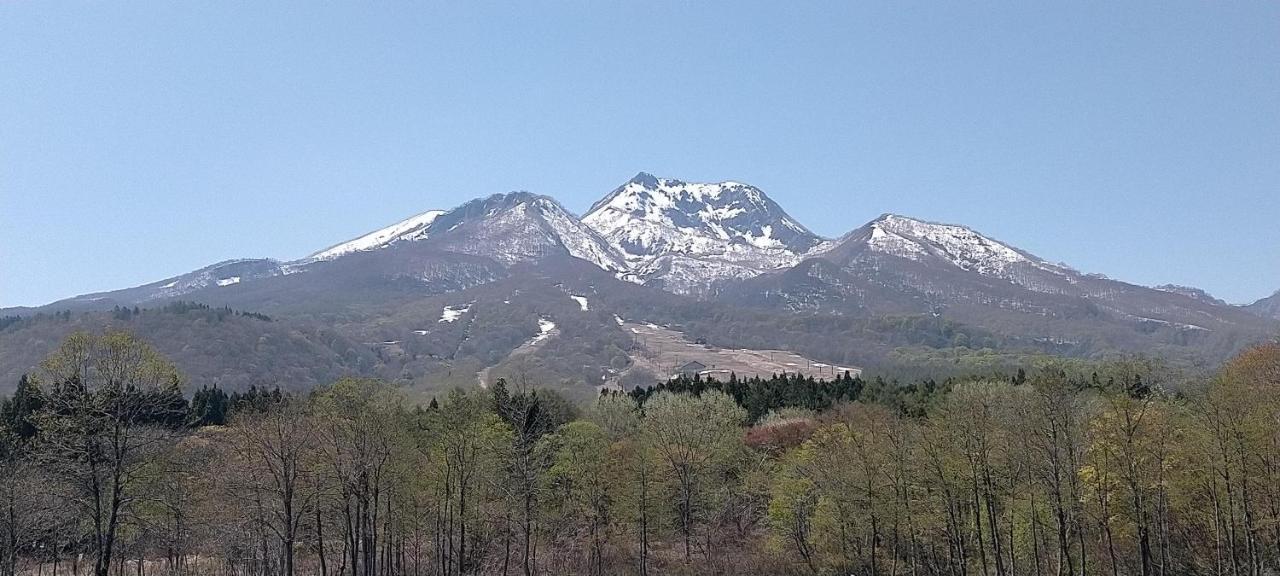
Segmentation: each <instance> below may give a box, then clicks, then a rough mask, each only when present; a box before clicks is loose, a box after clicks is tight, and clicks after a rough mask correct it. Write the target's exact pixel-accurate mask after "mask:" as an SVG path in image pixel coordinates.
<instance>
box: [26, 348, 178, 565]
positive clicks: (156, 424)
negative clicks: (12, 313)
mask: <svg viewBox="0 0 1280 576" xmlns="http://www.w3.org/2000/svg"><path fill="white" fill-rule="evenodd" d="M43 368H44V370H45V372H46V374H47V376H48V381H49V382H50V383H51V385H52V390H50V391H49V392H48V393H47V394H46V396H47V403H46V406H45V409H44V410H43V412H42V414H41V416H40V418H39V428H40V437H39V443H38V450H39V452H38V454H39V457H40V458H41V461H42V463H43V464H44V465H45V466H46V468H47V469H48V470H49V471H50V472H51V473H52V474H54V475H55V476H56V477H57V478H58V479H59V480H60V481H61V482H60V483H59V485H60V486H64V487H65V488H66V490H65V493H64V494H63V496H64V497H65V498H66V499H67V500H68V501H69V502H70V503H72V504H73V506H74V507H75V508H76V509H77V511H78V513H79V514H80V515H81V517H82V518H83V519H84V520H85V521H86V523H87V524H88V525H89V526H90V530H91V536H92V542H91V545H92V552H94V575H95V576H107V572H108V570H109V568H110V567H111V561H112V559H113V553H114V552H115V548H116V544H117V537H118V535H119V533H120V528H121V524H122V521H123V520H124V518H125V516H126V513H127V509H128V508H129V507H130V506H131V505H132V504H133V503H134V502H135V501H136V500H137V499H138V497H139V496H140V495H141V494H140V493H139V492H140V491H139V490H138V487H139V486H141V485H142V483H143V480H144V478H145V477H146V475H148V474H153V473H156V472H157V470H156V468H155V467H153V466H151V464H152V463H153V462H154V461H155V459H156V458H157V457H158V456H159V455H160V454H161V453H162V452H163V450H164V449H165V448H166V447H167V446H168V445H169V444H170V442H171V441H172V439H173V438H174V437H175V436H176V435H177V434H179V433H180V431H179V430H178V429H176V428H174V427H172V426H171V425H170V423H171V422H173V420H174V418H175V416H177V417H179V418H180V417H181V415H175V414H173V413H172V410H173V406H172V405H171V403H170V400H171V399H172V395H170V394H165V391H170V392H173V391H176V389H177V384H178V373H177V370H176V369H175V368H174V366H173V364H171V363H170V362H169V361H167V360H165V359H164V358H162V357H161V356H160V354H159V353H158V352H156V351H155V349H153V348H152V347H151V346H150V345H148V344H147V343H145V342H143V341H141V340H139V339H137V338H136V337H134V336H133V335H132V334H129V333H127V332H119V331H109V332H106V333H104V334H101V335H94V334H89V333H87V332H76V333H74V334H72V335H70V336H68V337H67V339H66V340H65V341H64V342H63V343H62V346H61V347H60V348H59V349H58V350H57V351H55V352H54V353H53V354H52V355H50V356H49V358H48V359H46V360H45V362H44V364H43ZM179 398H180V395H179Z"/></svg>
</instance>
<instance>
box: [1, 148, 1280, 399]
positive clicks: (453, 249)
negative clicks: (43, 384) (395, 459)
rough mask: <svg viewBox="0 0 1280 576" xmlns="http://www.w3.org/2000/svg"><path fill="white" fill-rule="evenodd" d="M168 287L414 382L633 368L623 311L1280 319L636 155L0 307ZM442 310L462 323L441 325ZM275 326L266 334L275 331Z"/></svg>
mask: <svg viewBox="0 0 1280 576" xmlns="http://www.w3.org/2000/svg"><path fill="white" fill-rule="evenodd" d="M173 300H189V301H194V302H199V303H202V304H207V305H209V306H214V307H231V308H233V309H236V310H244V311H257V312H261V313H263V314H266V315H268V316H270V317H271V318H272V319H274V320H275V321H277V322H281V323H290V322H298V323H299V324H296V325H291V326H292V327H291V328H289V329H288V330H291V331H295V332H296V333H298V334H303V335H304V336H305V338H306V339H307V342H309V343H300V344H299V345H300V346H301V345H303V344H306V346H312V345H314V346H318V347H320V348H324V349H329V348H330V347H332V348H333V349H332V350H331V352H332V354H333V355H336V356H334V357H335V358H340V359H338V360H334V361H333V362H331V363H330V364H332V365H330V366H328V368H326V369H327V370H329V369H331V370H355V371H372V373H378V374H384V375H387V374H390V375H392V376H393V377H396V378H408V379H412V378H419V377H424V375H432V377H433V378H438V377H441V375H443V376H444V377H449V376H450V375H456V374H474V373H475V372H476V371H477V370H481V369H485V368H486V367H492V366H493V365H494V364H493V363H494V362H499V361H501V359H502V358H506V357H507V356H508V355H509V354H511V353H512V350H515V349H517V348H519V347H520V346H522V345H523V344H525V343H528V342H530V341H531V340H532V339H534V338H536V337H538V335H539V334H544V333H546V332H542V331H540V330H541V328H540V327H541V326H543V325H544V324H543V322H553V323H554V324H555V326H556V334H557V336H555V337H554V338H547V341H546V342H545V343H542V342H541V341H539V342H540V345H539V346H538V351H537V353H536V354H533V355H529V356H525V355H519V357H520V358H522V359H523V360H522V362H525V361H528V362H535V360H534V359H533V358H532V356H538V358H537V359H536V362H535V363H542V362H550V363H551V364H552V365H555V366H557V368H555V369H554V370H548V371H546V372H545V374H546V375H547V377H550V378H557V379H559V378H569V377H572V378H578V377H581V376H582V374H589V375H590V379H591V380H593V381H599V379H600V378H602V377H604V376H607V375H609V374H611V372H610V370H613V369H614V365H615V364H625V360H623V359H621V358H624V357H626V356H627V354H628V350H629V346H630V345H631V344H629V343H628V342H629V340H628V339H629V336H628V335H626V334H624V333H623V332H621V331H620V330H619V329H618V325H617V321H616V318H619V317H621V318H625V319H626V320H627V321H641V320H644V321H650V322H657V323H661V324H663V325H667V324H671V325H685V327H686V328H687V329H690V330H693V332H694V333H696V335H697V336H699V337H718V338H721V339H722V340H724V341H723V342H722V344H723V345H726V346H745V347H752V346H755V347H759V346H766V347H774V348H778V349H791V348H792V347H794V346H808V347H812V348H813V349H815V350H819V351H822V350H825V352H821V353H820V354H819V355H820V356H823V357H824V358H827V359H829V360H830V361H833V362H853V363H862V364H865V363H873V362H877V361H883V360H885V359H890V360H891V361H897V360H892V359H893V358H896V356H894V354H896V353H897V350H898V349H899V348H901V347H908V348H910V347H919V346H925V347H930V348H936V349H946V350H951V349H953V348H954V349H963V348H972V349H975V350H988V351H989V350H998V351H1004V350H1016V351H1020V352H1025V351H1031V352H1033V353H1049V354H1060V355H1066V356H1081V357H1092V356H1098V355H1106V354H1109V353H1113V352H1117V351H1123V352H1138V353H1149V354H1154V355H1168V356H1171V357H1172V356H1176V357H1178V358H1180V359H1181V360H1182V361H1183V362H1185V363H1187V364H1188V365H1198V364H1204V363H1212V362H1216V361H1220V360H1221V359H1222V358H1225V357H1226V356H1227V355H1229V354H1230V353H1232V352H1233V351H1235V350H1237V349H1239V347H1240V346H1242V345H1245V344H1247V343H1250V342H1256V341H1258V339H1259V338H1262V337H1266V336H1267V335H1270V334H1274V333H1276V330H1277V326H1280V324H1278V323H1277V322H1276V321H1275V320H1274V319H1280V294H1278V295H1276V296H1273V297H1271V298H1269V299H1264V300H1262V301H1259V302H1258V303H1256V304H1254V305H1252V306H1250V307H1247V308H1245V307H1237V306H1228V305H1225V304H1224V303H1222V302H1221V301H1220V300H1217V299H1216V298H1213V297H1211V296H1209V295H1208V294H1205V293H1204V292H1203V291H1200V290H1197V289H1194V288H1188V287H1182V286H1162V287H1158V288H1148V287H1144V286H1137V285H1133V284H1128V283H1125V282H1119V281H1115V280H1110V279H1107V278H1105V277H1102V276H1100V275H1094V274H1084V273H1081V272H1079V271H1076V270H1074V269H1072V268H1070V267H1068V266H1066V265H1062V264H1056V263H1052V262H1049V261H1047V260H1045V259H1042V258H1039V257H1037V256H1035V255H1033V254H1031V253H1029V252H1027V251H1025V250H1021V249H1019V248H1017V247H1015V246H1013V245H1010V244H1007V243H1004V242H1001V241H998V240H996V239H994V238H991V237H990V236H986V235H983V234H982V233H980V232H978V231H975V230H973V229H972V228H968V227H965V226H960V225H954V224H940V223H936V222H928V221H925V220H920V219H915V218H910V217H906V216H901V215H895V214H885V215H883V216H880V217H879V218H876V219H875V220H872V221H871V222H868V223H867V224H865V225H863V226H861V227H859V228H858V229H856V230H854V231H852V232H850V233H848V234H846V235H844V236H842V237H841V238H839V239H838V240H834V241H833V240H825V239H823V238H821V237H819V236H818V235H816V234H814V233H813V232H811V231H809V230H808V229H807V228H805V227H804V226H803V225H801V224H800V223H799V222H797V221H796V220H795V219H794V218H792V217H791V216H789V215H788V214H787V213H786V212H785V211H784V210H783V209H782V208H781V207H780V206H778V204H777V203H775V202H774V201H773V200H771V199H769V197H768V196H766V195H765V194H764V193H763V192H762V191H760V190H759V189H758V188H755V187H752V186H749V185H747V184H742V183H738V182H719V183H690V182H684V181H680V180H675V179H669V178H657V177H654V176H652V175H649V174H644V173H641V174H639V175H637V176H636V177H635V178H632V179H631V180H630V181H628V182H626V183H625V184H623V185H622V186H620V187H618V188H617V189H615V190H614V191H613V192H611V193H610V194H608V195H607V196H605V197H604V198H603V199H601V200H600V201H599V202H596V203H595V204H594V205H593V206H592V207H591V209H590V210H589V211H588V213H587V214H586V216H584V217H583V218H581V219H580V218H578V217H577V216H575V215H574V214H572V213H570V212H569V211H568V210H566V209H565V208H564V207H563V206H561V205H560V204H559V203H558V202H556V201H555V200H554V199H552V198H551V197H548V196H540V195H536V194H532V193H529V192H511V193H507V194H495V195H492V196H489V197H485V198H478V199H475V200H472V201H470V202H467V203H465V204H462V205H461V206H458V207H456V208H453V209H451V210H448V211H438V210H433V211H429V212H424V213H421V214H418V215H416V216H413V217H411V218H407V219H405V220H403V221H400V222H396V223H393V224H391V225H389V226H386V227H383V228H380V229H378V230H374V231H372V232H369V233H367V234H364V235H361V236H359V237H358V238H355V239H353V240H350V241H347V242H343V243H340V244H336V245H333V246H330V247H328V248H326V249H323V250H320V251H317V252H315V253H313V254H311V255H310V256H308V257H306V258H302V259H299V260H295V261H289V262H280V261H277V260H269V259H245V260H230V261H226V262H220V263H218V264H214V265H212V266H208V267H205V268H201V269H199V270H196V271H194V272H190V273H187V274H183V275H180V276H175V277H171V278H167V279H165V280H160V281H157V282H152V283H150V284H146V285H143V286H137V287H134V288H126V289H123V290H116V291H112V292H102V293H97V294H89V295H86V296H81V297H77V298H72V299H69V300H63V301H60V302H55V303H52V304H49V305H46V306H43V307H40V308H34V309H10V310H0V317H3V316H5V315H14V316H22V317H37V316H39V313H41V312H44V313H46V314H45V317H46V318H47V317H49V314H48V313H50V312H62V311H68V310H69V311H76V312H84V313H85V314H94V313H95V312H93V311H98V312H96V313H98V314H101V313H102V311H111V310H112V308H113V307H115V306H123V307H130V308H131V307H134V306H140V307H142V308H144V309H152V310H156V309H160V308H163V307H164V304H165V303H167V302H171V301H173ZM588 302H589V303H588ZM178 308H179V309H181V308H182V307H181V306H179V307H178ZM464 309H465V310H466V311H467V312H466V313H464V314H453V313H456V312H457V311H460V310H464ZM450 311H453V312H450ZM175 314H177V313H175ZM451 314H453V315H451ZM14 316H11V317H14ZM144 317H145V318H148V321H155V322H160V324H157V325H155V326H153V327H152V328H147V330H151V332H150V333H151V334H152V336H153V337H155V338H157V339H161V340H166V341H169V340H173V341H174V343H175V344H176V343H178V342H180V341H181V340H182V337H181V336H174V335H173V334H174V332H173V330H175V329H176V324H175V323H178V322H179V320H178V319H173V318H171V319H169V320H166V321H164V322H161V321H162V320H164V319H163V318H161V317H159V316H156V317H155V318H151V317H146V315H144ZM448 317H452V318H454V321H451V322H450V321H446V322H440V319H441V318H448ZM64 318H65V316H64ZM10 322H11V324H10V326H11V327H10V328H9V331H10V332H8V333H6V334H9V337H11V338H13V339H14V340H12V341H13V342H23V343H24V344H22V345H21V346H26V345H27V344H25V343H28V342H30V343H35V342H49V341H52V340H50V339H49V338H50V337H51V336H50V334H52V332H49V333H48V334H46V333H43V332H40V330H53V328H54V327H52V325H44V324H40V322H36V321H33V322H32V323H31V325H32V326H35V328H32V330H35V331H34V332H26V331H25V330H26V329H25V328H21V327H20V326H19V327H15V326H18V324H12V322H13V321H12V320H11V321H10ZM166 322H167V323H166ZM192 322H195V320H192ZM476 322H479V323H480V324H478V325H477V324H475V323H476ZM19 324H22V323H19ZM22 325H24V326H25V325H26V324H22ZM41 326H44V327H43V328H41ZM264 326H265V325H264ZM393 326H394V327H393ZM778 327H789V328H786V329H783V330H778V329H776V328H778ZM958 327H961V328H958ZM200 329H201V330H204V329H206V327H204V325H203V324H200ZM225 329H226V330H230V331H231V332H230V333H228V334H220V335H217V336H212V337H213V338H221V339H224V341H225V342H227V343H229V344H228V346H226V347H220V348H217V349H216V350H214V351H213V352H210V354H213V355H215V356H216V355H217V354H222V353H223V352H219V350H225V351H226V353H227V354H231V353H232V352H234V351H236V350H247V349H254V350H259V349H260V350H261V351H262V353H263V354H268V355H269V353H270V351H271V350H273V349H274V348H272V346H274V344H272V343H271V339H272V338H278V335H279V334H284V333H288V331H286V330H285V329H284V324H282V325H281V326H279V327H271V326H268V327H266V328H263V327H261V326H258V325H256V324H247V325H245V324H239V323H237V324H235V325H234V326H231V325H229V326H228V327H226V328H225ZM262 330H267V332H270V333H271V336H269V337H268V338H267V340H262V334H260V333H261V332H262ZM958 330H959V332H958ZM4 331H5V328H0V332H4ZM334 334H336V335H337V336H338V338H334V337H333V335H334ZM958 334H962V336H960V335H958ZM353 342H355V343H359V344H355V345H353V344H352V343H353ZM570 342H572V343H573V344H572V346H570V344H569V343H570ZM602 342H611V344H610V346H603V347H602V346H601V345H600V343H602ZM32 345H34V344H32ZM12 346H15V347H16V346H19V345H18V344H13V345H12ZM917 352H918V350H917ZM1020 352H1019V353H1020ZM944 353H950V352H944ZM960 353H961V354H963V353H964V352H960ZM984 353H985V352H984ZM325 354H330V353H329V352H325ZM929 354H932V352H930V353H929ZM232 355H234V354H232ZM221 362H222V360H217V361H214V360H209V361H208V363H207V365H204V366H203V368H202V369H207V370H208V373H209V374H217V373H220V372H226V371H235V370H236V369H240V365H239V364H238V360H236V359H234V358H230V359H228V360H227V363H226V364H222V363H221ZM10 368H12V367H10ZM4 369H5V367H4V366H0V374H4V373H5V372H4ZM281 373H284V370H283V369H282V370H281ZM325 373H326V374H327V373H329V372H325ZM304 380H305V379H304Z"/></svg>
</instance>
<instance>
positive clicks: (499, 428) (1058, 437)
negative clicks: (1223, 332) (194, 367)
mask: <svg viewBox="0 0 1280 576" xmlns="http://www.w3.org/2000/svg"><path fill="white" fill-rule="evenodd" d="M1170 378H1171V377H1170V376H1168V375H1167V374H1166V373H1165V372H1164V371H1163V370H1162V369H1161V368H1160V367H1159V366H1157V365H1154V364H1152V363H1151V362H1148V361H1144V360H1141V359H1124V360H1118V361H1113V362H1107V363H1103V364H1099V365H1096V366H1093V367H1091V368H1089V369H1083V370H1082V369H1080V366H1079V365H1076V364H1073V365H1071V366H1070V367H1068V366H1066V365H1055V364H1048V365H1044V366H1041V367H1037V368H1036V369H1033V370H1030V371H1029V372H1019V373H1018V374H1017V375H1014V376H1011V377H1008V378H993V379H965V380H946V381H943V382H940V383H935V382H932V381H926V382H924V383H922V384H919V385H911V386H897V385H894V384H893V383H892V381H888V382H886V381H885V380H883V379H872V380H869V381H864V380H863V379H861V378H856V377H852V376H850V375H847V374H846V375H843V376H841V377H839V378H836V379H834V380H832V381H821V380H817V381H815V380H809V379H807V378H799V377H795V376H784V375H779V376H775V377H773V378H770V379H747V380H739V379H737V378H736V377H734V378H731V379H730V380H728V381H725V382H720V381H716V380H706V379H700V378H692V379H678V380H674V381H672V382H668V383H664V384H661V385H657V386H653V387H647V388H641V389H637V390H633V391H631V392H629V393H615V392H606V393H603V394H601V395H600V397H599V398H597V399H596V400H595V401H594V402H593V403H591V404H590V405H587V406H579V405H575V404H573V403H571V402H568V401H566V400H565V399H563V398H562V397H560V396H558V395H557V394H555V393H553V392H548V391H544V390H539V389H536V388H533V387H531V386H528V385H525V384H520V383H516V384H513V383H508V382H506V381H499V382H497V383H495V384H494V385H493V386H492V387H491V388H490V389H478V388H477V389H473V390H470V391H463V390H456V391H454V392H451V393H450V394H448V395H447V396H446V397H443V398H440V399H432V400H431V401H430V402H429V403H427V404H425V405H422V404H418V403H414V402H411V401H409V400H408V399H407V398H406V397H405V396H404V394H403V391H402V390H401V389H399V388H397V387H395V386H392V385H390V384H387V383H384V382H380V381H377V380H370V379H343V380H340V381H338V382H335V383H333V384H331V385H329V386H324V387H321V388H318V389H316V390H313V391H311V392H310V393H307V394H288V393H283V392H280V391H279V390H277V389H273V390H265V389H259V388H255V389H252V390H251V391H248V392H245V393H235V394H227V393H226V392H224V391H222V390H219V389H217V388H214V387H206V388H202V389H200V390H198V391H196V393H195V394H194V395H193V396H192V398H191V399H190V400H188V399H186V398H185V397H184V396H183V395H182V393H181V391H180V382H181V380H180V376H179V374H178V372H177V370H176V369H175V368H174V366H173V365H172V364H171V363H170V362H169V361H168V360H166V359H165V358H163V357H161V356H160V355H159V354H158V353H156V352H155V351H154V350H153V349H152V348H151V347H150V346H149V345H147V344H146V343H144V342H142V341H140V340H138V339H137V338H135V337H134V336H132V335H130V334H128V333H125V332H106V333H102V334H89V333H76V334H73V335H72V336H70V337H69V338H68V339H67V340H66V341H65V342H63V343H62V345H61V347H60V348H59V349H58V350H57V351H56V352H55V353H53V354H52V355H51V356H50V357H49V358H48V359H47V360H46V361H45V362H44V363H43V365H42V370H41V372H40V374H38V375H33V376H32V377H29V378H26V377H24V379H23V381H22V382H20V385H19V387H18V389H17V391H16V392H15V393H14V395H13V396H12V397H10V398H7V399H4V400H3V402H2V403H0V540H2V541H0V576H15V575H17V574H41V575H42V574H45V573H48V574H51V575H58V574H74V575H77V576H78V575H79V574H81V573H82V572H83V573H84V574H87V575H88V574H92V575H93V576H128V575H131V574H132V575H137V576H146V575H148V574H153V575H155V574H163V575H187V574H190V575H202V574H210V575H218V576H232V575H234V576H269V575H288V576H294V575H297V574H316V575H320V576H379V575H385V576H399V575H404V576H409V575H412V576H426V575H440V576H462V575H467V574H503V575H509V574H522V575H526V576H532V575H534V574H590V575H602V574H636V575H644V576H648V575H650V574H867V575H871V576H882V575H883V576H899V575H903V576H906V575H910V576H918V575H925V576H928V575H937V576H979V575H980V576H1019V575H1048V574H1053V575H1056V576H1089V575H1090V574H1098V575H1112V576H1119V575H1142V576H1166V575H1177V574H1213V575H1224V576H1225V575H1230V576H1261V575H1262V574H1271V573H1275V571H1276V570H1277V568H1278V567H1280V345H1276V344H1268V345H1262V346H1259V347H1256V348H1253V349H1250V350H1247V351H1245V352H1243V353H1241V354H1240V355H1239V356H1237V357H1236V358H1234V359H1232V360H1231V361H1230V362H1228V363H1227V364H1226V365H1224V366H1223V367H1222V368H1221V369H1220V370H1219V371H1218V372H1217V373H1216V374H1215V375H1213V376H1212V377H1210V378H1205V379H1203V381H1198V382H1192V383H1190V384H1188V385H1185V386H1180V387H1179V388H1178V392H1174V391H1172V390H1171V389H1170V388H1171V386H1169V384H1171V382H1172V381H1171V379H1170Z"/></svg>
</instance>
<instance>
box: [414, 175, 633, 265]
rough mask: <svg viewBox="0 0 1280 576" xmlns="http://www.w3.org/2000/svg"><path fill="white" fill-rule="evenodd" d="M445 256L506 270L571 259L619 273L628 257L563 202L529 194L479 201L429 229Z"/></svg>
mask: <svg viewBox="0 0 1280 576" xmlns="http://www.w3.org/2000/svg"><path fill="white" fill-rule="evenodd" d="M426 232H427V234H428V235H429V236H430V238H431V240H432V242H431V243H432V244H433V245H435V246H437V247H439V248H440V249H442V250H448V251H454V252H460V253H464V254H473V255H477V256H484V257H488V258H493V259H495V260H498V261H499V262H502V263H504V264H514V263H517V262H531V261H537V260H539V259H541V258H543V257H546V256H548V255H552V254H562V253H567V254H569V255H571V256H573V257H575V258H580V259H582V260H586V261H588V262H590V263H592V264H595V265H596V266H599V267H600V268H602V269H604V270H607V271H610V272H616V273H622V272H624V271H625V270H626V263H625V261H624V259H623V258H622V256H621V255H620V254H619V253H618V252H617V251H616V250H614V249H613V248H612V247H611V246H610V245H609V243H608V242H606V241H605V240H604V239H603V238H601V237H600V236H599V235H598V234H596V232H595V231H594V230H592V229H591V228H589V227H588V226H586V225H584V224H583V223H582V222H579V221H578V219H577V218H575V217H574V216H573V215H572V214H570V213H569V212H568V211H567V210H565V209H564V207H563V206H561V205H560V204H559V203H558V202H556V201H555V200H553V199H551V198H550V197H547V196H538V195H535V194H530V193H528V192H512V193H509V194H495V195H493V196H490V197H488V198H484V199H476V200H472V201H470V202H467V203H466V204H463V205H462V206H460V207H458V208H455V209H453V210H450V211H449V212H447V213H445V214H443V215H441V216H440V217H439V218H437V219H436V220H435V221H434V222H432V223H431V225H430V226H429V227H427V229H426Z"/></svg>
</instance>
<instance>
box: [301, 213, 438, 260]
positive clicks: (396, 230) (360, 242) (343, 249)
mask: <svg viewBox="0 0 1280 576" xmlns="http://www.w3.org/2000/svg"><path fill="white" fill-rule="evenodd" d="M442 214H444V210H429V211H427V212H423V213H422V214H418V215H417V216H412V217H410V218H407V219H405V220H402V221H400V222H396V223H395V224H392V225H390V226H387V227H386V228H382V229H380V230H374V231H373V232H370V233H368V234H365V235H363V236H360V237H359V238H356V239H354V240H348V241H346V242H343V243H341V244H338V245H335V246H330V247H329V248H326V249H324V250H321V251H319V252H316V253H315V254H312V255H310V256H308V257H306V258H304V259H303V260H332V259H334V258H337V257H339V256H344V255H347V254H350V253H352V252H360V251H365V250H376V249H379V248H386V247H387V246H390V245H391V244H392V243H393V242H397V241H401V240H408V241H412V240H421V239H423V238H425V237H426V229H427V227H428V226H430V225H431V223H432V222H434V221H435V219H436V218H439V217H440V215H442Z"/></svg>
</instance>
